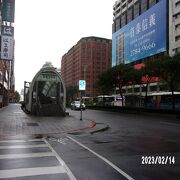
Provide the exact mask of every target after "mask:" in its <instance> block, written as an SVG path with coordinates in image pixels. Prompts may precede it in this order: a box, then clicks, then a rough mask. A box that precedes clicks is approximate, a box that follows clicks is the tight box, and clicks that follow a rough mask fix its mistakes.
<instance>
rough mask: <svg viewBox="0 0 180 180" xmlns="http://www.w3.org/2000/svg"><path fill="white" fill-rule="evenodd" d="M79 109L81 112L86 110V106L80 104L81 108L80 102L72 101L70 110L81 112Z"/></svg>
mask: <svg viewBox="0 0 180 180" xmlns="http://www.w3.org/2000/svg"><path fill="white" fill-rule="evenodd" d="M81 108H82V109H83V110H85V109H86V106H85V104H84V103H82V107H81V105H80V101H73V102H72V103H71V109H72V110H81Z"/></svg>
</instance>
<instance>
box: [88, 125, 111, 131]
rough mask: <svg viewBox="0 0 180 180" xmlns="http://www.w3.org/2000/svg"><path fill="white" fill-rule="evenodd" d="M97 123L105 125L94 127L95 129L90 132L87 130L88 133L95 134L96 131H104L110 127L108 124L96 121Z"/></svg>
mask: <svg viewBox="0 0 180 180" xmlns="http://www.w3.org/2000/svg"><path fill="white" fill-rule="evenodd" d="M97 124H101V125H105V126H104V127H102V128H100V129H96V130H93V131H91V132H89V133H90V134H95V133H98V132H103V131H106V130H108V129H109V128H110V126H109V125H108V124H104V123H96V125H97Z"/></svg>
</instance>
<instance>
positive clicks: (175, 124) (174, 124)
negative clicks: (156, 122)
mask: <svg viewBox="0 0 180 180" xmlns="http://www.w3.org/2000/svg"><path fill="white" fill-rule="evenodd" d="M160 123H161V124H166V125H171V126H180V124H177V123H170V122H163V121H160Z"/></svg>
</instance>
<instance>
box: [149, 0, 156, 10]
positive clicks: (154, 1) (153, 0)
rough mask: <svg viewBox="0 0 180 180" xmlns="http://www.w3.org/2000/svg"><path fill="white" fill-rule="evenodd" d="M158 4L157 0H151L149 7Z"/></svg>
mask: <svg viewBox="0 0 180 180" xmlns="http://www.w3.org/2000/svg"><path fill="white" fill-rule="evenodd" d="M155 4H156V0H149V8H150V7H152V6H154V5H155Z"/></svg>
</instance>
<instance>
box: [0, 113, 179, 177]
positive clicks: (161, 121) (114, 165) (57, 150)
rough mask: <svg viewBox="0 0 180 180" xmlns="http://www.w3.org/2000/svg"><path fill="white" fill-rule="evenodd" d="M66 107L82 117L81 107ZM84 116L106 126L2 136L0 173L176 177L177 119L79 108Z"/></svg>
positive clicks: (55, 175)
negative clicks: (23, 136) (37, 135)
mask: <svg viewBox="0 0 180 180" xmlns="http://www.w3.org/2000/svg"><path fill="white" fill-rule="evenodd" d="M69 113H70V116H71V117H73V118H79V117H80V112H79V111H71V110H69ZM85 119H90V120H94V121H96V122H97V123H105V124H108V125H109V126H110V128H109V129H108V130H106V131H102V132H98V133H94V134H90V133H88V132H84V131H82V132H81V131H79V132H77V133H71V134H59V135H58V134H56V135H50V136H49V137H42V138H39V139H33V137H32V138H30V137H28V139H26V140H25V141H20V142H18V141H16V140H13V141H10V140H7V141H1V142H0V169H1V171H0V179H11V180H24V179H25V180H34V179H37V180H40V179H43V180H45V179H48V180H58V179H61V180H69V179H71V180H72V179H77V180H102V179H103V180H111V179H112V180H121V179H122V180H123V179H138V180H141V179H142V180H144V179H145V180H148V179H150V180H151V179H152V180H154V179H155V180H156V179H157V180H159V179H168V180H169V179H170V180H171V179H172V180H176V179H177V180H178V179H180V171H179V169H180V119H178V118H176V117H175V116H172V115H155V114H154V115H153V114H143V113H141V114H135V113H131V114H127V113H115V112H105V111H95V110H86V111H83V120H85ZM13 146H14V147H13ZM11 154H12V156H14V157H11ZM15 154H16V155H15ZM18 154H20V157H18ZM35 154H36V155H35ZM17 168H18V170H19V171H21V172H19V171H18V170H16V169H17ZM24 168H25V169H24ZM6 170H7V171H6ZM23 170H24V171H25V172H23ZM27 170H28V172H27ZM2 173H5V176H4V177H6V178H3V175H2ZM11 173H12V174H11ZM18 173H20V174H21V175H22V177H20V176H18ZM23 173H24V174H26V177H24V176H23ZM28 173H29V174H30V175H29V176H27V174H28ZM36 174H37V175H36ZM16 175H17V177H16ZM7 177H9V178H7Z"/></svg>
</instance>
